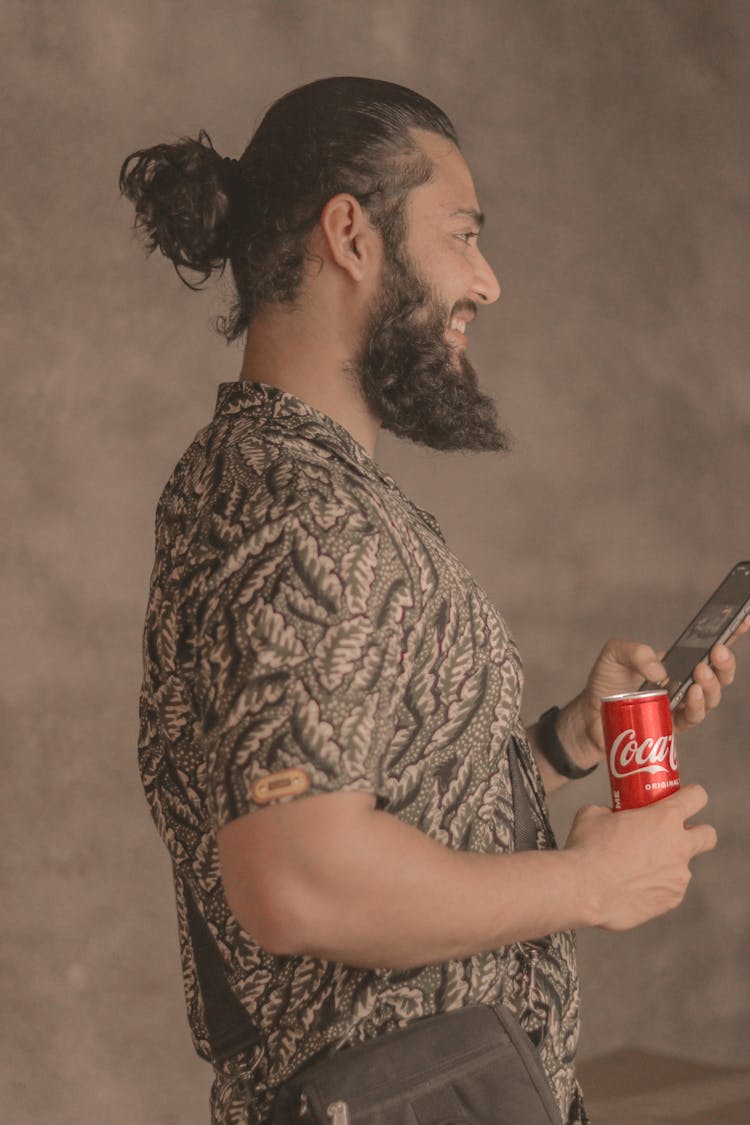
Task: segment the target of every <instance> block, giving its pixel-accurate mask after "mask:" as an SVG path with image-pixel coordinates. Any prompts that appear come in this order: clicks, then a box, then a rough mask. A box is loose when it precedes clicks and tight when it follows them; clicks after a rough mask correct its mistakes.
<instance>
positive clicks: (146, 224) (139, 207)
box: [120, 130, 240, 288]
mask: <svg viewBox="0 0 750 1125" xmlns="http://www.w3.org/2000/svg"><path fill="white" fill-rule="evenodd" d="M239 189H240V170H239V163H238V162H237V161H236V160H232V159H231V157H224V158H222V157H221V156H219V154H218V153H217V152H216V149H215V148H214V147H213V144H212V143H211V138H210V137H209V135H208V133H206V132H204V131H203V130H201V131H200V133H199V134H198V136H197V138H195V139H193V138H192V137H181V138H180V139H179V140H178V141H175V142H174V143H173V144H161V145H154V146H153V147H152V148H145V149H140V150H139V151H138V152H133V153H131V154H130V156H128V157H127V159H126V160H125V161H124V163H123V165H122V168H121V170H120V190H121V192H122V193H123V195H125V196H127V198H128V199H129V200H131V202H132V203H133V204H134V205H135V213H136V219H135V225H136V227H137V228H138V229H139V230H141V231H142V232H143V233H144V236H145V240H146V246H147V247H148V250H149V253H151V252H153V251H154V250H156V249H157V247H158V249H159V250H160V251H161V252H162V254H164V256H165V257H167V258H169V259H170V261H171V262H172V263H173V264H174V267H175V269H176V270H177V272H178V273H179V274H180V277H181V278H182V280H183V281H185V284H186V285H191V283H190V282H189V281H187V280H186V279H185V278H184V277H182V274H181V273H180V270H181V269H183V268H184V269H189V270H193V271H195V272H196V273H198V274H201V275H202V276H201V278H200V280H199V281H198V283H197V285H201V284H203V283H204V282H205V281H207V280H208V278H209V277H210V276H211V274H212V273H213V272H214V271H215V270H223V268H224V266H225V264H226V261H227V258H228V257H229V245H230V235H231V224H230V214H231V211H232V202H233V200H236V199H237V196H238V194H239ZM196 287H197V286H196V285H195V284H193V285H191V288H196Z"/></svg>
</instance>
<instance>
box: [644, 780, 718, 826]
mask: <svg viewBox="0 0 750 1125" xmlns="http://www.w3.org/2000/svg"><path fill="white" fill-rule="evenodd" d="M707 804H708V793H707V792H706V790H705V789H704V788H703V786H702V785H683V787H682V789H678V791H677V792H676V793H672V794H671V795H670V796H669V797H665V798H664V799H663V800H662V801H658V802H656V804H655V805H649V806H648V807H649V808H656V807H657V805H662V807H666V806H667V805H673V806H675V807H676V808H677V809H678V810H679V813H680V816H681V817H682V819H683V820H689V819H690V817H691V816H695V814H696V813H698V812H700V811H701V809H704V808H705V807H706V805H707Z"/></svg>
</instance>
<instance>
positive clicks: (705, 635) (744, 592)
mask: <svg viewBox="0 0 750 1125" xmlns="http://www.w3.org/2000/svg"><path fill="white" fill-rule="evenodd" d="M748 609H750V563H747V562H745V563H738V564H737V566H736V567H735V568H734V569H733V570H732V571H730V573H729V574H728V575H727V577H726V578H725V579H724V581H723V582H722V584H721V585H720V586H719V588H718V590H716V591H715V593H713V594H712V595H711V597H710V598H709V600H708V601H707V602H706V604H705V605H704V606H703V607H702V609H700V610H699V612H698V613H697V615H696V616H695V617H694V618H693V620H692V621H691V622H690V624H689V625H688V627H687V629H685V631H684V633H682V635H681V636H680V637H678V638H677V640H676V641H675V643H674V644H673V645H672V647H671V648H670V650H669V652H668V653H667V655H666V656H665V657H664V660H663V662H662V663H663V664H664V665H665V667H666V669H667V672H668V674H669V688H668V690H669V694H670V696H674V695H675V694H676V693H677V692H678V691H679V690H680V688H684V690H687V687H688V686H689V683H690V681H691V679H692V672H693V669H694V668H695V666H696V664H698V663H699V662H700V661H701V660H703V659H704V658H705V657H706V656H707V655H708V653H709V651H710V650H711V649H712V648H713V646H714V645H715V644H716V643H717V642H718V641H719V640H725V639H727V638H728V636H730V635H731V633H732V632H733V631H734V629H736V628H737V626H738V625H739V624H740V621H741V620H742V618H743V617H744V615H745V613H747V612H748ZM681 695H684V691H682V693H681ZM673 702H674V700H673Z"/></svg>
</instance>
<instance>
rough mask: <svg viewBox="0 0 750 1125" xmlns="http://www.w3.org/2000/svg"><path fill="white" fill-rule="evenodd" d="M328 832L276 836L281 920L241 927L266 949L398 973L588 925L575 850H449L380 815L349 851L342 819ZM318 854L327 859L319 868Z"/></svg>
mask: <svg viewBox="0 0 750 1125" xmlns="http://www.w3.org/2000/svg"><path fill="white" fill-rule="evenodd" d="M323 799H325V798H323ZM353 827H355V826H354V825H353ZM328 831H330V840H327V839H325V838H323V839H321V837H320V826H319V827H318V832H317V837H316V847H315V848H312V847H308V846H306V838H305V836H306V834H305V832H304V830H301V831H300V825H299V823H298V825H297V831H296V833H295V834H294V837H293V841H294V842H293V843H290V837H289V836H287V840H286V843H284V844H281V842H280V846H282V847H283V848H284V852H285V856H284V862H283V868H282V869H283V871H284V872H285V875H284V881H283V884H282V887H283V893H282V894H281V896H280V895H279V882H278V881H277V882H276V884H275V887H274V894H273V915H274V917H275V918H276V919H277V921H276V923H275V924H273V925H269V924H268V919H264V918H263V917H259V915H258V913H257V910H256V911H255V916H254V917H253V916H251V917H249V918H248V919H247V922H246V925H247V928H249V929H250V932H251V933H252V932H253V929H256V930H257V931H258V933H257V937H258V940H259V941H260V943H261V944H265V945H266V947H267V948H270V949H271V951H272V952H276V953H280V954H307V955H310V956H314V957H319V958H322V959H325V960H332V961H341V962H344V963H347V964H350V965H357V966H362V967H368V968H397V969H401V968H410V967H412V966H416V965H422V964H427V963H430V962H441V961H447V960H451V959H453V958H464V957H469V956H471V955H473V954H475V953H479V952H481V951H483V950H487V949H496V948H499V947H500V946H503V945H507V944H508V943H510V942H513V941H519V940H524V939H533V938H538V937H541V936H543V935H545V934H547V933H550V932H552V931H555V930H560V929H570V928H573V927H576V926H580V925H586V924H591V921H592V919H591V918H590V917H589V908H588V904H587V901H586V894H587V890H586V885H585V880H584V879H583V878H582V876H581V874H580V864H579V862H578V857H577V856H576V855H574V854H572V853H570V854H569V853H566V852H557V851H547V852H523V853H518V854H513V855H479V854H476V853H471V852H461V851H455V850H453V849H451V848H448V847H445V846H443V845H442V844H440V843H438V842H437V841H436V840H434V839H432V838H430V837H428V836H427V835H425V834H424V833H423V832H421V831H419V830H418V829H416V828H413V827H411V826H410V825H407V824H404V823H403V822H402V821H400V820H398V819H397V818H396V817H394V816H392V815H391V814H389V813H387V812H382V811H375V810H372V811H371V812H370V813H369V814H366V815H365V816H364V818H362V817H360V818H359V819H358V821H357V824H356V831H354V832H352V833H351V834H350V833H346V834H345V835H344V838H345V839H346V840H347V845H346V847H345V848H342V847H341V846H340V840H341V838H342V835H341V823H340V821H338V822H335V823H334V822H332V823H331V826H330V829H328ZM323 832H324V833H325V832H326V829H323ZM290 847H292V848H293V849H294V854H293V855H292V854H290V852H289V849H290ZM329 847H330V850H329ZM320 849H322V850H323V851H324V852H325V853H326V854H327V856H328V857H329V859H328V862H327V863H326V864H325V865H324V866H321V864H320V862H319V860H318V859H317V858H316V856H317V855H319V853H320ZM241 920H242V919H241Z"/></svg>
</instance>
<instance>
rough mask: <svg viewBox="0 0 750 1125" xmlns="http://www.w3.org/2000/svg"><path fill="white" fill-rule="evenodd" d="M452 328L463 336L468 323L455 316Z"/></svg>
mask: <svg viewBox="0 0 750 1125" xmlns="http://www.w3.org/2000/svg"><path fill="white" fill-rule="evenodd" d="M451 328H455V330H456V331H457V332H460V333H461V335H462V336H463V334H464V332H465V331H466V321H465V320H461V318H460V317H457V316H454V317H453V319H452V320H451Z"/></svg>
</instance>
